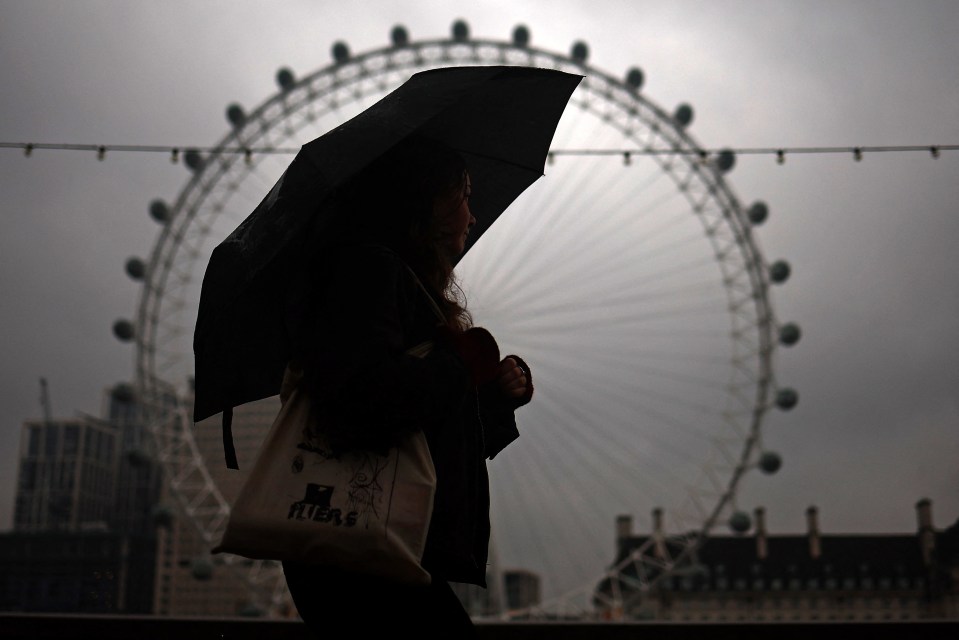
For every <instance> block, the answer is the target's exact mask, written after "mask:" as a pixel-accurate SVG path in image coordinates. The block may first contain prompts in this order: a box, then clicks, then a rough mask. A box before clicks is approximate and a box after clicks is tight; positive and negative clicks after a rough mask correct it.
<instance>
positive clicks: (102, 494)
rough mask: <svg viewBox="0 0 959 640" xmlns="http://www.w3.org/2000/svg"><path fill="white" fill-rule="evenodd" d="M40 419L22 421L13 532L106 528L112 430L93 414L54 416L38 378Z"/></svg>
mask: <svg viewBox="0 0 959 640" xmlns="http://www.w3.org/2000/svg"><path fill="white" fill-rule="evenodd" d="M41 405H42V407H43V413H44V417H43V419H42V420H28V421H26V422H24V423H23V425H22V427H21V434H20V456H19V458H20V461H19V465H20V466H19V474H18V476H17V491H16V506H15V508H14V516H13V528H14V531H23V532H28V531H29V532H39V531H80V530H105V529H107V528H108V526H109V525H108V523H109V520H110V517H111V516H112V513H113V507H114V488H115V486H116V457H117V437H116V435H117V434H116V429H115V428H114V427H113V425H111V424H110V423H109V422H107V421H101V420H97V419H95V418H79V419H77V418H74V419H66V420H64V419H58V420H55V419H53V418H52V417H51V415H50V409H49V407H50V403H49V398H48V396H47V387H46V381H45V380H41Z"/></svg>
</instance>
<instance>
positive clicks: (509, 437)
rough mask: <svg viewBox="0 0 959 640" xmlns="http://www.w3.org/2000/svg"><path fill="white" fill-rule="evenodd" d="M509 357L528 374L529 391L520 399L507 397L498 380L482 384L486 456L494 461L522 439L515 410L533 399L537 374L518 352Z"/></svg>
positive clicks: (482, 417)
mask: <svg viewBox="0 0 959 640" xmlns="http://www.w3.org/2000/svg"><path fill="white" fill-rule="evenodd" d="M506 357H507V358H513V359H514V360H515V361H516V363H517V364H518V365H519V366H520V368H521V369H522V370H523V371H524V372H525V373H526V392H525V393H524V394H523V395H522V396H520V397H519V398H507V397H505V396H504V395H503V394H502V393H501V392H500V391H499V389H497V388H496V384H495V382H491V383H488V384H486V385H483V386H482V387H480V389H479V405H480V417H481V419H482V420H483V426H484V427H485V429H486V457H487V458H489V459H491V460H492V459H493V457H494V456H495V455H496V454H497V453H499V452H500V451H502V450H503V449H505V448H506V447H507V445H509V444H510V443H511V442H513V441H514V440H516V439H517V438H519V429H518V428H517V427H516V415H515V411H516V410H517V409H518V408H520V407H522V406H524V405H526V404H529V402H530V400H532V398H533V376H532V373H531V372H530V368H529V365H528V364H527V363H526V361H525V360H523V359H522V358H520V357H519V356H517V355H514V354H510V355H508V356H506Z"/></svg>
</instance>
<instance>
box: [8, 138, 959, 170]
mask: <svg viewBox="0 0 959 640" xmlns="http://www.w3.org/2000/svg"><path fill="white" fill-rule="evenodd" d="M0 149H20V150H21V151H23V154H24V155H25V156H27V157H29V156H31V155H32V154H33V152H34V151H40V150H42V151H88V152H90V151H92V152H94V153H96V157H97V159H98V160H104V159H106V156H107V153H108V152H135V153H164V154H168V155H169V156H170V161H171V162H174V163H176V162H179V161H180V158H181V156H183V155H184V154H218V155H225V154H231V155H232V154H242V155H243V156H245V159H246V161H247V162H251V161H252V159H253V156H254V155H294V154H296V153H297V152H299V150H300V148H299V147H296V148H293V147H178V146H172V145H142V144H111V145H106V144H59V143H47V142H0ZM956 150H959V145H956V144H934V145H884V146H854V147H845V146H832V147H747V148H739V149H730V148H722V149H690V148H684V147H674V148H668V149H654V148H647V149H551V150H550V151H549V155H548V158H549V160H550V161H551V162H552V161H554V160H555V158H557V157H559V156H619V157H621V158H622V159H623V163H624V164H627V165H628V164H630V161H631V160H632V158H633V157H634V156H664V155H673V156H682V155H695V156H698V157H699V158H700V160H702V161H704V162H705V161H708V160H709V159H710V158H713V157H719V156H722V155H728V154H733V155H770V156H774V157H775V159H776V162H777V163H779V164H783V163H785V161H786V156H788V155H799V154H803V155H808V154H819V155H822V154H847V155H850V156H852V158H853V159H854V160H856V161H860V160H862V158H863V156H864V155H865V154H867V153H902V152H917V151H921V152H925V153H928V154H929V155H930V156H931V157H933V158H938V157H939V156H940V155H941V154H942V152H944V151H956Z"/></svg>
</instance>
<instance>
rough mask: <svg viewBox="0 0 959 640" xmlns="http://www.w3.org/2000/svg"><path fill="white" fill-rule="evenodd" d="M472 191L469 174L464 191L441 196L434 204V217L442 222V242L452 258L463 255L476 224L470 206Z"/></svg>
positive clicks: (455, 191)
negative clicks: (470, 233) (470, 232)
mask: <svg viewBox="0 0 959 640" xmlns="http://www.w3.org/2000/svg"><path fill="white" fill-rule="evenodd" d="M471 189H472V184H471V182H470V177H469V174H467V175H466V180H465V181H464V182H463V187H462V189H456V190H454V191H453V192H452V193H450V194H447V195H442V196H439V197H438V198H437V199H436V201H435V202H434V204H433V215H435V216H439V220H440V242H441V243H442V245H443V248H444V249H446V251H447V253H448V254H449V255H450V257H456V256H459V255H461V254H462V253H463V251H464V249H465V248H466V239H467V237H468V236H469V231H470V228H471V227H472V226H473V225H474V224H476V218H474V217H473V214H472V212H471V211H470V206H469V200H470V191H471Z"/></svg>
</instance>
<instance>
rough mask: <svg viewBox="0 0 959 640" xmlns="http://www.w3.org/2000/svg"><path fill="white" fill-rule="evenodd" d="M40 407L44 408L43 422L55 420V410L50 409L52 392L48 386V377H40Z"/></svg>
mask: <svg viewBox="0 0 959 640" xmlns="http://www.w3.org/2000/svg"><path fill="white" fill-rule="evenodd" d="M40 408H41V409H42V410H43V423H44V424H45V425H48V424H50V423H51V422H53V412H52V411H50V392H49V389H48V388H47V379H46V378H42V377H41V378H40Z"/></svg>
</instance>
